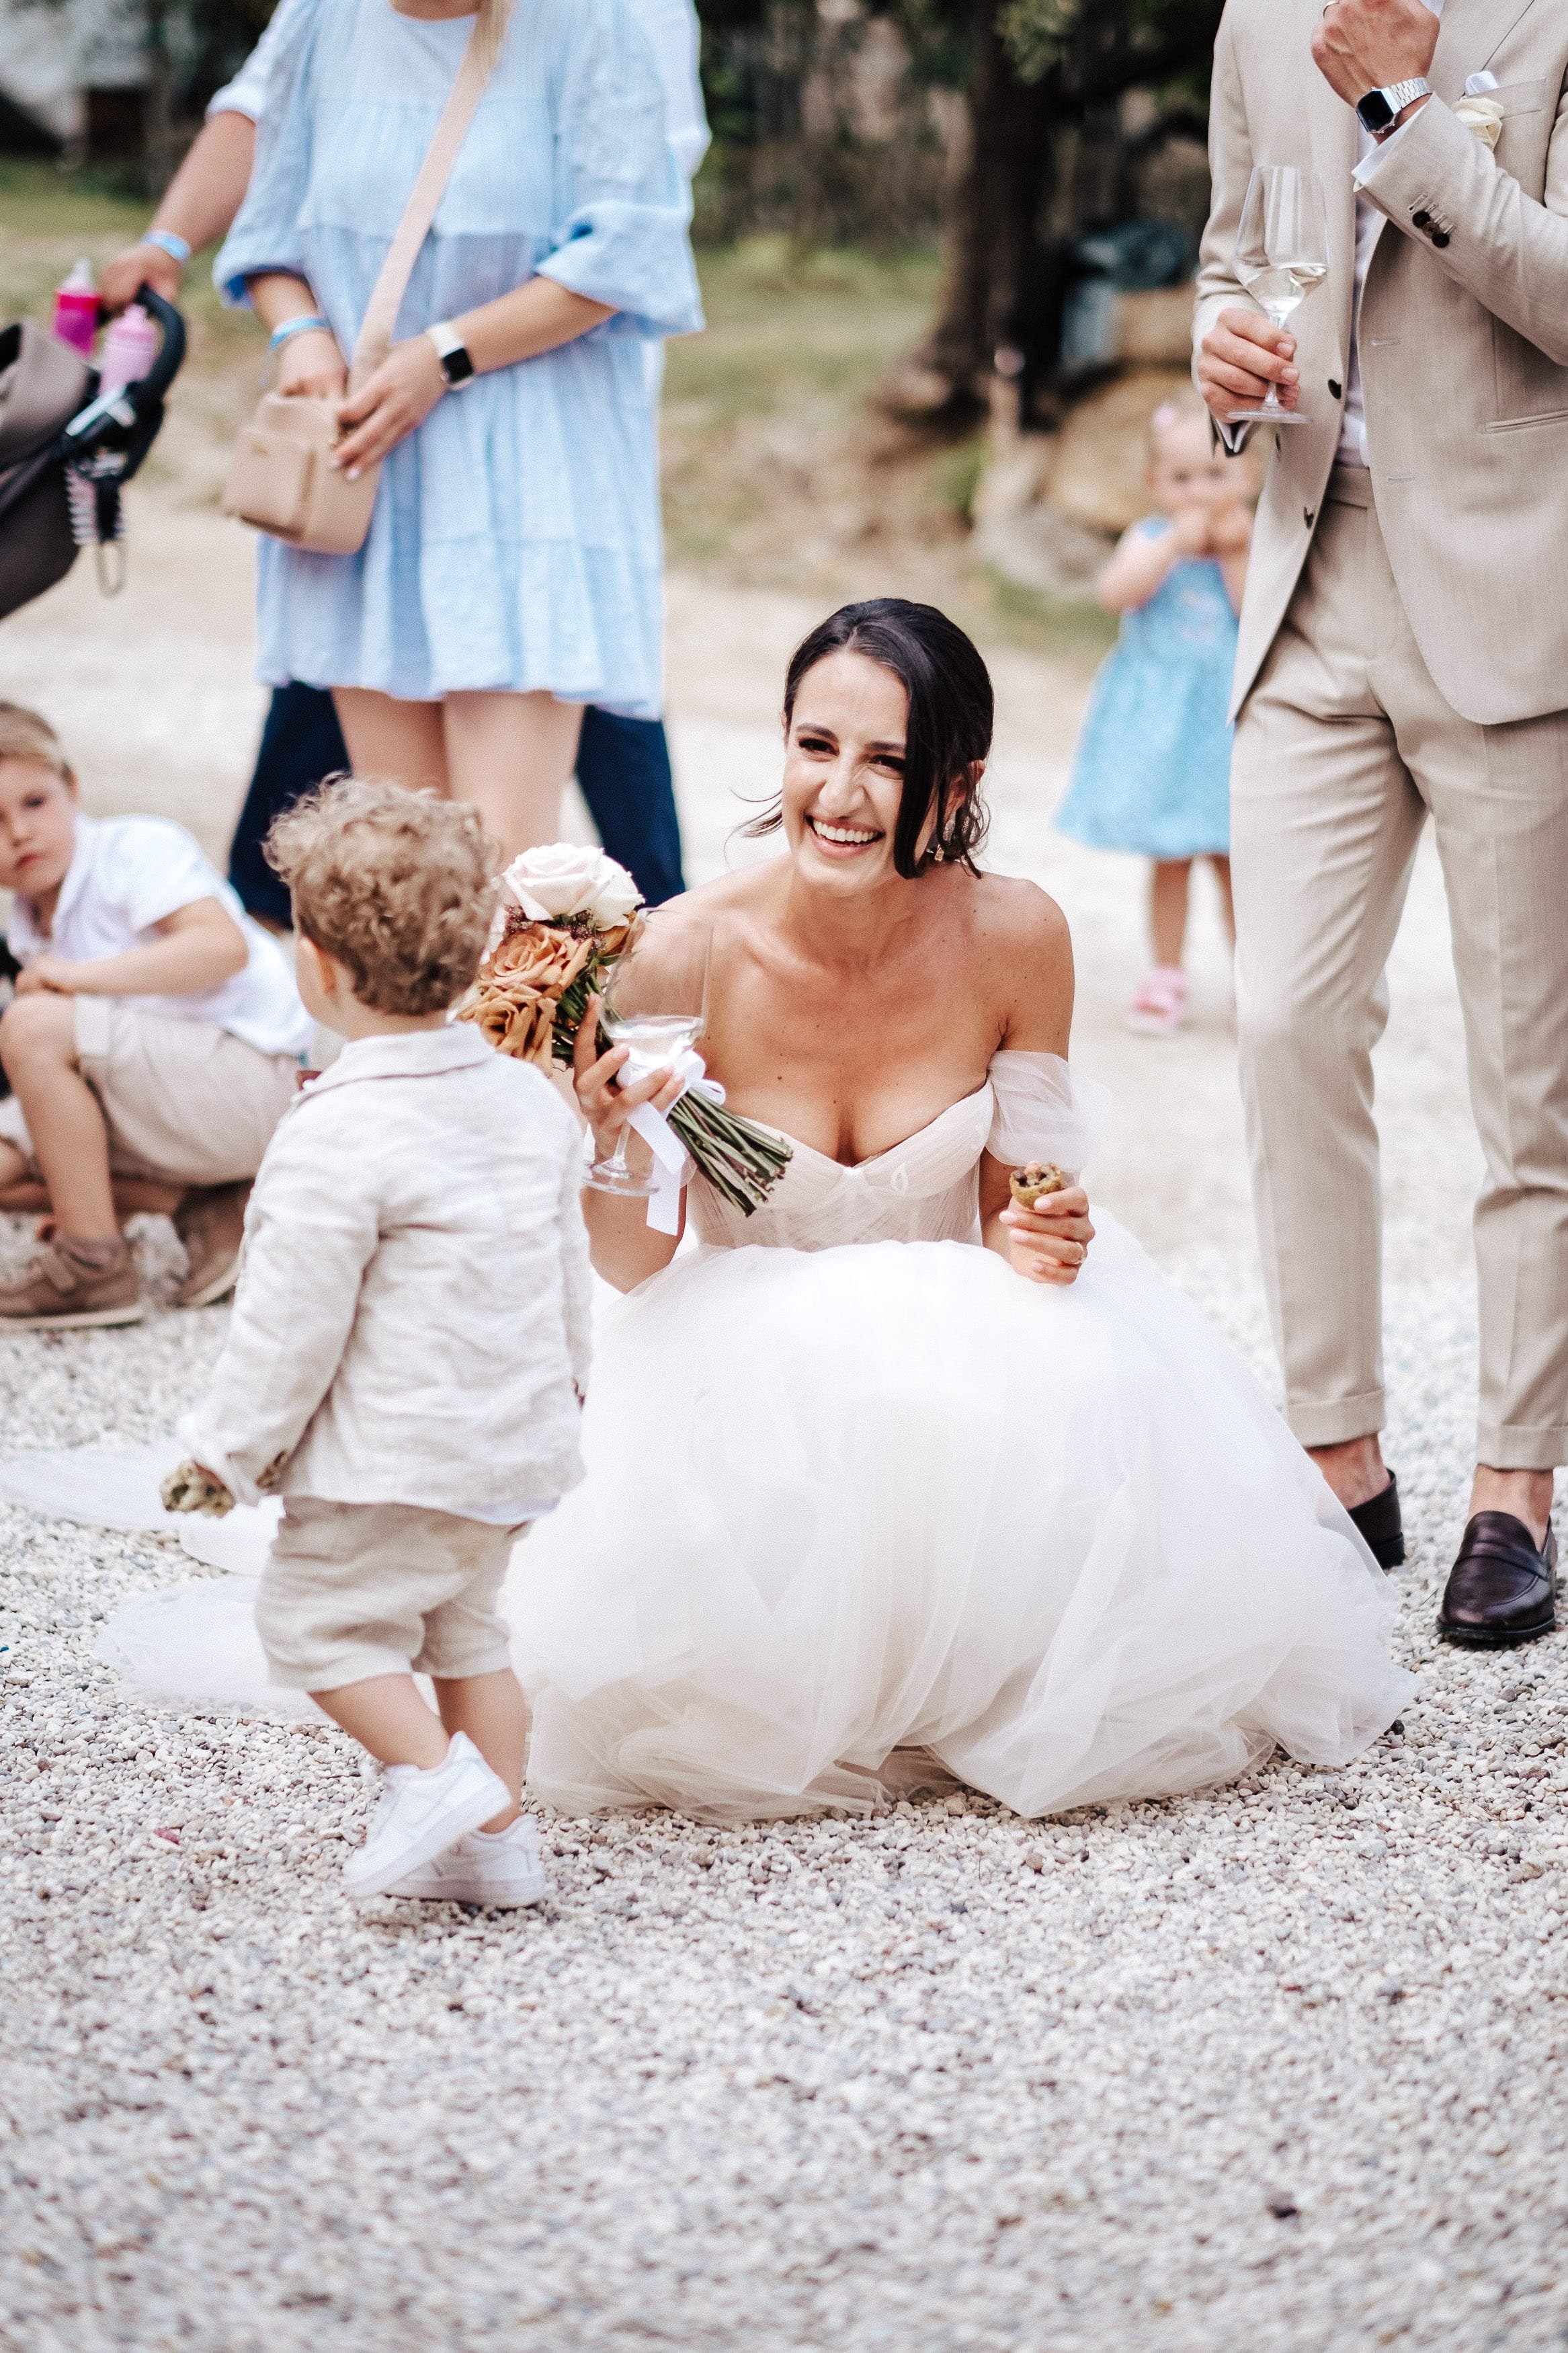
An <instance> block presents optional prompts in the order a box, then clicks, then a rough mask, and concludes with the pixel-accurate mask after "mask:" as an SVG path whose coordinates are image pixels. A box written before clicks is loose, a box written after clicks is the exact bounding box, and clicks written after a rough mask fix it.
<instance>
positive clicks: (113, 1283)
mask: <svg viewBox="0 0 1568 2353" xmlns="http://www.w3.org/2000/svg"><path fill="white" fill-rule="evenodd" d="M141 1321H142V1283H141V1278H140V1277H139V1276H138V1274H137V1272H136V1261H135V1260H134V1259H133V1258H132V1255H131V1252H130V1250H128V1249H127V1247H126V1245H125V1243H124V1242H123V1241H121V1243H120V1245H119V1248H118V1250H116V1251H115V1254H114V1256H113V1257H112V1258H110V1260H109V1261H108V1262H107V1264H104V1265H97V1266H95V1265H93V1264H92V1263H91V1262H90V1261H88V1260H86V1259H84V1258H82V1257H81V1256H80V1255H79V1252H78V1251H77V1250H76V1249H74V1248H73V1246H72V1244H71V1241H70V1240H69V1238H68V1237H61V1238H60V1239H59V1240H56V1241H52V1242H51V1243H50V1244H49V1247H48V1249H47V1250H45V1252H44V1254H43V1256H42V1257H41V1258H40V1259H38V1260H37V1261H36V1262H35V1264H34V1266H33V1268H32V1270H31V1271H30V1272H29V1273H27V1274H25V1275H24V1276H23V1278H22V1280H21V1282H7V1283H3V1284H0V1332H75V1331H78V1330H80V1329H83V1328H85V1327H86V1326H87V1325H89V1324H139V1323H140V1322H141Z"/></svg>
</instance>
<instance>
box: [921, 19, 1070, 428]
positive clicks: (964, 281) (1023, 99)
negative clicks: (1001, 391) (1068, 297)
mask: <svg viewBox="0 0 1568 2353" xmlns="http://www.w3.org/2000/svg"><path fill="white" fill-rule="evenodd" d="M1001 7H1002V0H974V26H973V44H974V48H973V66H972V69H971V73H970V81H969V123H970V142H969V153H968V154H967V156H966V157H965V159H964V164H963V171H962V173H961V174H960V177H959V181H958V185H957V186H956V187H955V188H954V190H953V195H952V209H951V213H950V216H949V227H948V250H947V275H946V281H945V284H944V287H943V291H942V305H941V309H940V311H939V312H938V315H937V322H936V325H935V327H934V328H933V330H932V332H931V340H930V342H929V343H928V345H927V347H926V351H925V353H924V355H923V362H924V364H925V366H927V367H928V368H929V369H930V370H931V371H932V372H933V373H934V375H936V376H937V377H938V378H940V379H941V380H942V382H944V383H945V384H946V385H947V386H948V388H949V402H950V404H951V406H953V407H954V408H956V409H963V408H966V407H972V406H973V407H977V406H984V402H985V400H986V397H987V389H988V384H989V378H990V375H991V366H992V355H993V353H994V351H995V348H996V345H997V343H998V341H999V340H1000V336H1001V329H1002V325H1003V322H1004V320H1005V318H1006V316H1007V313H1008V312H1009V311H1010V310H1011V309H1012V307H1013V305H1014V303H1015V301H1016V297H1017V293H1018V289H1019V285H1020V281H1021V280H1022V278H1023V275H1024V273H1025V270H1026V268H1027V265H1028V262H1029V259H1030V256H1031V254H1032V252H1033V250H1034V247H1035V235H1036V222H1037V217H1038V215H1039V207H1040V200H1041V192H1042V188H1043V185H1044V182H1045V179H1046V174H1047V165H1048V164H1049V161H1050V146H1051V123H1052V114H1053V106H1052V98H1053V84H1054V81H1055V76H1054V74H1052V75H1047V77H1046V78H1045V79H1042V80H1040V81H1037V82H1033V83H1026V82H1022V81H1020V80H1019V79H1018V77H1017V74H1016V71H1015V69H1014V67H1013V63H1012V60H1011V58H1009V57H1008V54H1007V51H1006V49H1005V46H1004V44H1003V40H1002V36H1001V33H1000V31H999V29H998V26H997V18H998V16H999V15H1000V14H1001Z"/></svg>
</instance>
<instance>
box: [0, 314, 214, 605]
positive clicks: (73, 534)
mask: <svg viewBox="0 0 1568 2353" xmlns="http://www.w3.org/2000/svg"><path fill="white" fill-rule="evenodd" d="M136 300H137V301H138V302H139V303H140V304H141V305H142V309H143V310H144V311H147V312H148V313H149V314H150V316H151V317H153V319H155V320H156V321H157V323H158V325H159V328H160V329H161V330H162V332H163V348H162V350H161V351H160V352H159V353H158V357H157V359H156V360H155V361H154V363H153V366H152V368H151V369H150V370H149V371H148V373H147V375H144V376H142V377H139V378H138V380H137V381H136V383H134V384H128V385H124V386H123V387H122V388H121V390H120V391H118V392H110V393H106V394H104V395H103V396H101V397H98V396H97V395H98V371H97V369H96V368H94V367H92V366H91V365H89V363H88V362H87V361H86V360H84V359H83V358H82V357H81V356H80V354H79V353H77V352H74V351H72V350H71V348H70V347H69V345H68V344H66V343H60V342H59V341H58V339H57V338H56V337H55V336H54V335H51V334H50V333H48V332H47V330H46V329H45V328H43V327H39V326H37V325H35V323H34V322H33V321H32V320H30V319H22V320H19V321H18V322H16V324H15V325H13V326H9V327H6V328H4V329H0V619H4V617H5V615H6V614H7V613H14V612H15V611H16V608H17V607H18V606H20V605H26V604H30V603H31V602H32V600H33V598H34V597H35V596H42V595H43V593H44V591H45V589H46V588H52V587H53V586H54V585H55V582H56V581H57V580H63V579H64V577H65V575H66V574H67V573H68V571H69V570H70V568H71V565H73V564H74V563H75V562H76V558H77V551H78V549H79V548H80V547H84V546H91V547H94V548H95V549H96V550H97V554H98V564H99V581H100V586H101V587H102V589H103V592H104V594H105V596H113V595H114V594H115V593H116V591H117V590H118V589H119V588H120V587H121V586H122V585H123V578H124V573H123V565H121V563H120V562H119V561H118V555H117V551H118V550H119V549H120V545H121V540H122V537H123V533H124V523H123V520H122V517H121V509H120V492H121V486H122V485H123V484H124V483H126V482H128V481H129V480H130V479H131V477H132V474H133V473H134V472H135V471H136V469H137V467H138V466H140V464H141V463H142V459H143V458H144V457H145V456H146V455H147V452H148V450H149V449H150V448H152V446H153V442H154V440H155V439H156V438H157V435H158V427H160V426H161V425H162V423H163V396H164V394H165V393H166V392H167V391H168V389H169V386H170V385H171V384H172V383H173V382H174V376H175V375H176V374H177V372H178V370H179V366H180V363H181V361H182V360H183V359H184V356H185V322H184V320H183V319H182V318H181V316H180V314H179V312H178V311H176V310H175V309H174V305H173V303H171V302H165V301H164V300H163V296H162V295H161V294H155V293H154V292H153V289H152V288H151V287H150V286H143V287H142V290H141V292H140V293H139V294H138V295H137V297H136Z"/></svg>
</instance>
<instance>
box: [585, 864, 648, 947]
mask: <svg viewBox="0 0 1568 2353" xmlns="http://www.w3.org/2000/svg"><path fill="white" fill-rule="evenodd" d="M641 905H642V892H640V891H639V890H638V889H637V884H636V883H635V882H634V881H632V878H631V876H630V875H629V874H628V873H627V872H626V868H625V867H624V866H618V865H617V864H616V860H614V859H613V858H607V857H605V854H604V853H603V852H602V851H601V853H600V857H599V871H598V873H597V875H596V876H595V881H594V895H593V897H592V898H591V899H590V900H589V902H588V913H589V914H590V916H591V917H592V918H593V923H594V929H595V931H596V932H610V931H614V929H615V927H616V924H617V923H625V922H626V918H627V916H628V915H632V914H635V913H636V912H637V909H638V908H639V907H640V906H641Z"/></svg>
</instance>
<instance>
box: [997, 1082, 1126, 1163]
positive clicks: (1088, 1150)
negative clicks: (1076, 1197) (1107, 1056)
mask: <svg viewBox="0 0 1568 2353" xmlns="http://www.w3.org/2000/svg"><path fill="white" fill-rule="evenodd" d="M991 1090H992V1092H993V1094H994V1097H995V1101H996V1111H995V1115H994V1118H993V1120H992V1122H991V1134H990V1135H989V1136H988V1138H987V1139H986V1145H985V1148H986V1150H987V1152H989V1153H990V1155H991V1156H992V1158H993V1159H994V1160H1000V1161H1003V1162H1005V1165H1006V1166H1008V1167H1009V1168H1022V1167H1025V1166H1027V1164H1028V1163H1029V1162H1030V1161H1031V1160H1054V1161H1055V1162H1056V1163H1057V1165H1058V1167H1060V1168H1065V1169H1066V1170H1067V1172H1068V1175H1069V1176H1081V1174H1082V1173H1083V1170H1084V1169H1085V1167H1086V1166H1088V1164H1089V1157H1090V1155H1092V1153H1093V1151H1094V1149H1095V1146H1096V1145H1098V1144H1099V1142H1100V1137H1101V1136H1102V1135H1103V1134H1104V1133H1105V1124H1106V1122H1107V1120H1108V1119H1109V1118H1110V1088H1109V1087H1102V1086H1099V1085H1097V1084H1096V1082H1095V1081H1094V1080H1093V1079H1086V1078H1084V1077H1082V1076H1081V1075H1080V1073H1079V1072H1078V1071H1075V1070H1074V1069H1073V1068H1072V1067H1071V1065H1070V1064H1069V1063H1067V1062H1064V1061H1063V1060H1062V1059H1061V1056H1060V1055H1059V1054H1021V1053H1013V1052H1007V1053H1001V1054H998V1055H996V1056H995V1057H994V1060H993V1061H992V1064H991Z"/></svg>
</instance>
